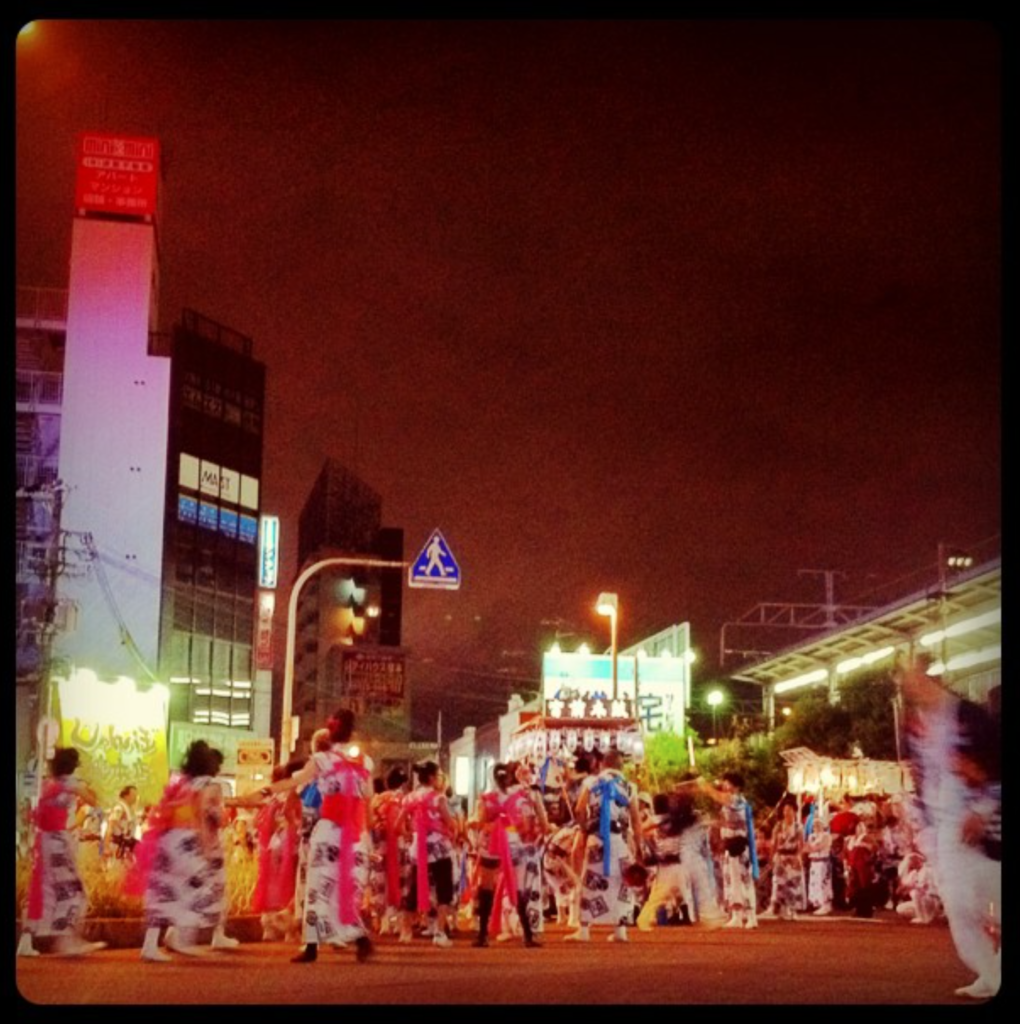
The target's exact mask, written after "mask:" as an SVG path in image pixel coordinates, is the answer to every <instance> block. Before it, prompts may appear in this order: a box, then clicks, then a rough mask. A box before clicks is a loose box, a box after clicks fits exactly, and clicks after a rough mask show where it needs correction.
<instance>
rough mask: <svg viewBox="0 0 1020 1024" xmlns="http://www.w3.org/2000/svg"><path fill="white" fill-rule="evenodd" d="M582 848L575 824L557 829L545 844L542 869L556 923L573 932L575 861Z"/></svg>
mask: <svg viewBox="0 0 1020 1024" xmlns="http://www.w3.org/2000/svg"><path fill="white" fill-rule="evenodd" d="M583 848H584V833H583V832H582V831H581V826H580V825H579V824H578V823H577V822H576V821H571V822H568V823H567V824H566V825H562V826H560V828H558V829H556V831H554V832H553V834H552V835H551V836H550V837H549V839H548V840H547V841H546V844H545V852H544V854H543V858H542V867H543V868H544V869H545V877H546V881H547V882H548V883H549V885H550V886H551V887H552V890H553V896H554V897H555V900H556V922H557V924H564V923H565V924H566V925H567V927H568V928H577V927H578V926H579V925H580V923H581V920H580V911H581V879H580V876H579V872H578V868H577V861H578V854H579V853H580V852H581V850H583Z"/></svg>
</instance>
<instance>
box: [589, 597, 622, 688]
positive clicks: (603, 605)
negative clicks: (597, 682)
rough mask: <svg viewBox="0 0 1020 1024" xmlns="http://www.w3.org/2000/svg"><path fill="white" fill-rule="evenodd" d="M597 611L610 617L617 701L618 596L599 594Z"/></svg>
mask: <svg viewBox="0 0 1020 1024" xmlns="http://www.w3.org/2000/svg"><path fill="white" fill-rule="evenodd" d="M595 611H597V612H598V613H599V615H608V616H609V630H610V637H611V642H612V659H613V700H616V698H617V696H618V694H617V692H616V620H617V617H618V616H619V613H620V600H619V598H618V597H617V596H616V594H599V599H598V602H597V604H596V605H595Z"/></svg>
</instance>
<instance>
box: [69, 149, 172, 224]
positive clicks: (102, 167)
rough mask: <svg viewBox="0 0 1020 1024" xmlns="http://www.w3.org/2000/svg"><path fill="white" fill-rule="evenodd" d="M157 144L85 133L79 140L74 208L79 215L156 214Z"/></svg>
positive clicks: (135, 215) (133, 215) (145, 215)
mask: <svg viewBox="0 0 1020 1024" xmlns="http://www.w3.org/2000/svg"><path fill="white" fill-rule="evenodd" d="M158 176H159V140H158V139H143V138H129V137H126V136H122V135H101V134H98V133H96V132H86V133H83V134H82V135H80V136H79V137H78V164H77V174H76V176H75V190H74V196H75V199H74V205H75V208H76V209H77V210H79V211H81V212H88V211H93V212H97V213H118V214H123V215H125V216H131V217H148V216H152V215H153V214H155V212H156V185H157V180H158Z"/></svg>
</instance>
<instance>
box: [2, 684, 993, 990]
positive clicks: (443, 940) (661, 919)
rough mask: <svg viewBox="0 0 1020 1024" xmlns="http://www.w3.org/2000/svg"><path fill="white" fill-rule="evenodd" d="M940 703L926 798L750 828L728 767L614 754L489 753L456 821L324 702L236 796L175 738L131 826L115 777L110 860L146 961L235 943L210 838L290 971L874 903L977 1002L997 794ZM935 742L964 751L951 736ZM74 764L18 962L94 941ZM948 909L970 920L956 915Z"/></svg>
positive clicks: (80, 791)
mask: <svg viewBox="0 0 1020 1024" xmlns="http://www.w3.org/2000/svg"><path fill="white" fill-rule="evenodd" d="M933 706H935V705H934V704H933ZM939 708H940V711H939V714H941V715H942V718H939V719H938V723H941V724H938V726H937V727H936V726H934V725H930V724H929V728H928V729H927V731H925V730H924V729H919V730H918V736H919V737H920V738H919V740H918V749H919V753H918V759H919V766H920V768H921V770H922V772H923V773H924V783H925V787H926V788H925V792H930V791H931V787H932V786H933V785H934V784H935V781H936V779H937V780H938V781H939V782H940V784H941V789H940V793H941V796H940V797H939V799H935V798H932V797H929V798H928V799H927V800H926V801H925V802H921V801H920V800H918V799H917V797H916V796H914V795H907V794H902V795H898V796H896V797H892V798H889V797H883V796H877V795H874V794H872V795H869V796H866V797H863V798H858V799H854V798H851V797H850V796H849V795H847V796H845V797H844V798H843V800H842V801H840V802H829V801H827V800H824V799H822V798H821V795H820V794H819V795H818V796H817V797H814V798H812V797H807V798H805V797H803V796H801V797H800V798H796V797H792V796H788V797H784V799H783V800H782V801H781V802H780V804H779V806H778V807H777V808H774V809H771V810H768V811H766V813H764V814H759V816H758V820H757V823H756V819H755V814H754V809H753V808H752V806H751V804H750V803H749V801H748V800H747V799H746V797H745V796H744V793H743V788H744V782H743V779H742V778H741V776H740V775H739V774H738V773H736V772H728V773H726V774H724V775H723V776H722V778H720V779H719V780H716V781H714V782H709V781H707V780H704V779H702V778H700V777H697V776H694V775H692V776H691V777H688V778H685V779H684V780H683V781H681V782H680V783H679V784H678V785H676V786H675V787H673V788H672V789H670V790H668V791H663V792H658V793H654V794H648V793H644V792H641V791H640V790H639V788H638V787H637V786H636V785H635V784H634V783H632V782H629V781H628V780H627V778H626V777H625V775H624V772H623V767H624V766H623V760H622V757H621V755H620V753H619V752H618V751H616V750H615V749H610V750H608V751H605V752H599V751H595V750H593V751H590V752H585V753H579V754H578V756H576V757H571V758H558V759H553V758H550V759H548V760H547V761H546V763H545V764H543V765H529V764H527V763H513V762H511V763H501V764H497V765H496V766H495V768H494V770H493V774H492V784H491V788H490V789H489V791H488V792H486V793H484V794H482V795H481V797H480V798H479V800H478V801H477V804H476V806H475V808H474V810H473V813H472V814H470V816H469V815H467V814H466V813H465V811H466V809H465V807H464V806H463V804H462V802H461V801H460V800H458V799H457V798H455V797H454V796H453V794H452V792H451V790H450V789H449V787H448V780H447V779H446V776H445V775H444V773H443V772H442V771H441V769H440V767H439V766H438V765H437V764H436V763H435V762H433V761H425V762H423V763H420V764H417V765H415V766H414V768H413V778H410V777H409V773H408V772H407V770H406V769H405V768H404V767H401V766H398V767H395V768H393V769H391V770H390V771H389V772H388V773H387V774H386V775H385V777H380V778H376V779H374V780H373V772H374V765H373V764H372V761H371V759H370V758H369V757H368V756H366V755H365V754H364V752H362V751H360V750H359V748H358V746H357V744H356V743H354V742H353V740H352V736H353V730H354V716H353V715H352V714H351V713H350V712H349V711H346V710H341V711H338V712H337V713H336V714H335V715H334V716H333V717H331V718H330V719H329V721H328V722H327V725H326V727H325V728H323V729H320V730H319V731H318V732H316V733H315V735H314V736H313V739H312V751H311V754H310V756H309V757H308V758H307V759H300V760H295V761H292V762H291V763H289V764H287V765H285V766H279V767H278V768H277V769H276V770H275V771H274V775H273V780H272V782H271V783H270V784H269V785H267V786H266V787H264V788H263V789H261V790H259V791H256V792H254V793H251V794H249V795H248V796H245V797H242V798H230V799H227V798H225V797H224V796H223V793H222V790H221V788H220V786H219V785H218V784H216V783H215V781H214V780H215V777H216V776H217V775H218V774H219V770H220V766H221V765H222V755H221V754H220V753H219V752H218V751H216V750H214V749H212V748H211V747H209V745H208V744H206V743H205V742H204V741H196V742H195V743H193V744H192V745H191V747H189V749H188V752H187V755H186V757H185V760H184V763H183V764H182V766H181V769H180V771H179V772H177V773H175V774H174V775H173V776H172V778H171V781H170V783H169V785H168V786H167V788H166V791H165V793H164V795H163V798H162V800H161V801H160V803H159V804H158V805H157V806H155V807H154V808H152V809H151V810H150V812H149V814H148V815H147V818H146V826H145V828H144V830H143V829H141V828H140V824H139V822H138V816H137V814H136V812H135V809H134V807H135V803H136V796H137V794H136V793H132V789H133V787H128V788H127V789H125V790H124V791H123V792H122V793H121V795H120V800H119V802H118V804H117V806H116V807H115V808H114V809H113V810H112V811H111V813H110V814H109V816H108V821H107V829H106V832H105V839H106V845H107V847H108V851H109V855H110V856H113V857H117V858H129V859H130V862H131V864H130V870H129V872H128V875H127V879H126V882H125V886H126V887H127V889H128V891H133V892H136V893H140V894H142V895H143V897H144V906H145V915H146V931H145V939H144V943H143V947H142V951H141V958H142V960H144V961H148V962H159V961H167V960H170V959H171V957H170V955H169V952H175V953H177V954H179V955H184V956H201V955H205V949H204V948H203V947H200V946H199V944H198V936H199V934H200V932H202V931H211V932H212V941H211V946H212V948H214V949H230V948H233V947H234V946H236V944H237V943H236V940H235V939H232V938H229V937H228V936H227V935H226V934H225V931H224V924H225V892H226V861H227V858H228V856H230V852H229V850H228V849H227V848H226V847H225V845H224V840H225V837H226V838H227V841H228V842H229V844H230V849H232V850H234V851H238V852H239V855H241V856H244V855H248V856H251V857H253V858H255V859H256V861H257V865H258V883H257V886H256V888H255V892H254V896H253V909H254V910H255V912H257V913H259V914H260V915H261V921H262V930H263V938H264V939H266V940H283V941H291V942H294V943H295V944H300V947H301V948H300V950H299V951H298V952H297V954H296V955H295V956H294V958H293V959H294V960H295V962H300V963H311V962H314V961H315V960H316V959H317V958H318V955H319V951H320V949H321V947H323V946H332V947H338V948H347V947H353V949H354V951H355V954H356V957H357V960H358V961H364V960H365V959H367V958H368V957H369V956H371V954H372V952H373V936H382V935H390V934H392V935H395V936H396V941H397V942H398V943H411V942H414V941H415V939H416V936H419V937H421V936H423V937H425V938H426V939H427V940H428V941H430V942H431V943H432V944H433V945H435V946H436V947H439V948H449V947H450V946H452V945H453V939H454V936H455V935H457V934H459V933H461V932H462V931H463V930H469V931H470V932H471V933H472V934H473V945H475V946H478V947H485V946H488V945H489V943H490V940H491V941H507V940H519V941H520V942H521V943H522V944H523V945H524V946H525V947H527V948H537V947H540V946H541V945H542V936H543V932H544V931H545V928H546V923H547V922H548V921H553V920H555V921H557V922H558V923H560V924H566V925H567V926H568V932H567V934H566V935H565V936H564V939H565V940H567V941H571V942H589V941H591V940H592V938H593V932H594V930H596V929H606V931H605V932H604V933H603V934H605V936H606V938H608V940H609V941H612V942H627V941H628V929H629V928H631V927H634V926H636V927H637V928H638V929H641V930H650V929H652V928H656V927H662V926H666V925H669V924H672V923H682V924H686V925H697V926H700V927H704V928H718V927H725V928H742V929H754V928H757V927H758V923H759V920H760V919H761V918H763V917H774V918H779V919H781V920H795V919H797V918H798V917H801V916H803V915H805V914H808V913H811V914H814V915H828V914H832V913H834V912H837V913H838V912H844V913H854V914H856V915H858V916H865V917H867V916H871V915H873V914H874V913H875V910H876V908H885V909H889V910H893V909H895V910H896V912H897V913H899V914H900V915H902V916H903V917H905V918H908V919H909V920H911V921H912V922H913V923H915V924H921V925H924V924H931V923H932V922H935V921H938V920H939V919H940V918H942V917H946V918H948V920H949V923H950V927H951V928H952V929H953V937H954V941H956V943H957V947H958V948H960V946H961V944H962V945H963V946H966V947H967V948H968V953H967V955H966V956H965V955H964V954H963V953H962V952H961V957H962V958H963V959H964V961H965V962H966V963H968V965H969V966H973V967H974V970H975V971H977V972H978V973H979V979H978V982H977V983H975V985H973V986H969V987H968V988H967V989H962V990H960V991H961V993H962V994H966V995H974V996H980V997H984V996H985V995H987V994H988V993H989V991H991V990H993V989H994V990H995V991H997V988H998V975H997V973H996V971H997V963H998V936H997V931H996V932H995V937H994V942H995V949H994V951H993V956H992V960H989V959H988V957H987V956H986V955H985V954H986V952H987V949H986V947H987V946H988V943H987V942H985V941H983V940H982V939H981V937H980V936H981V935H984V936H985V937H986V938H987V936H988V935H990V934H992V931H993V929H992V928H991V926H990V924H989V920H988V919H987V917H988V915H987V913H984V915H983V916H982V913H981V912H982V911H985V910H986V908H987V907H988V905H989V903H990V904H991V905H992V911H993V914H994V916H995V922H994V925H995V929H997V927H998V925H997V920H998V918H997V908H996V906H995V903H996V901H997V899H998V896H997V892H992V893H991V895H990V896H989V898H988V900H985V896H986V895H987V894H988V893H989V892H991V890H990V889H989V888H988V885H990V884H991V883H988V884H986V883H985V881H984V879H985V875H987V874H988V872H987V871H986V869H985V862H986V861H989V855H988V853H987V849H983V851H982V853H983V860H982V861H981V862H980V863H979V862H978V861H977V860H970V861H968V860H966V851H967V850H968V849H969V848H970V846H968V844H970V845H973V844H974V843H976V842H981V843H984V844H985V845H986V846H988V844H994V843H995V842H996V841H998V842H999V844H1000V845H1001V825H998V824H997V823H996V822H997V820H998V819H996V817H995V815H996V814H997V813H998V812H997V807H998V804H997V803H996V798H997V792H987V787H985V790H982V788H981V786H982V779H985V780H987V773H986V775H985V776H981V777H979V774H978V770H977V768H975V767H974V766H973V764H972V765H971V766H970V775H969V776H968V775H964V776H961V775H960V774H959V773H955V774H954V773H951V772H947V771H946V770H945V762H944V756H942V755H940V754H938V753H937V750H939V749H940V748H939V747H938V745H939V744H942V745H943V747H944V745H945V744H946V743H947V742H949V743H951V742H953V741H952V740H951V739H950V740H947V738H946V737H947V735H948V731H947V730H950V727H949V726H947V725H946V724H945V721H944V719H946V717H947V716H949V715H950V711H948V710H946V708H944V707H942V706H941V705H939ZM931 715H932V716H934V712H932V713H931ZM933 720H934V719H933ZM939 730H941V732H939ZM922 740H923V742H922ZM954 749H955V750H956V752H957V756H958V757H962V756H963V753H961V752H960V744H959V743H957V745H956V747H955V748H954ZM968 749H969V748H968ZM552 762H555V763H554V764H553V763H552ZM77 765H78V754H77V751H75V750H74V749H72V748H65V749H58V751H57V754H56V757H55V758H54V760H53V765H52V777H51V778H50V780H49V781H48V782H47V784H46V786H45V787H44V789H43V793H42V798H41V800H40V803H39V806H38V808H37V810H36V812H35V836H36V838H35V848H34V852H33V858H34V859H33V863H34V870H33V874H32V883H31V886H30V891H29V897H28V901H27V906H26V908H25V914H24V931H23V933H22V939H21V945H20V946H19V953H20V954H21V955H36V950H35V948H34V946H33V936H44V935H52V936H56V938H57V949H58V951H59V952H63V953H69V954H77V955H81V954H85V953H89V952H92V951H93V950H94V949H96V948H99V947H100V945H101V944H96V943H87V942H85V941H84V939H83V938H82V937H81V936H82V923H83V918H84V912H85V905H86V899H85V893H84V889H83V886H82V883H81V880H80V878H79V877H78V875H77V872H76V868H75V857H74V849H73V840H72V835H71V833H72V831H73V827H74V825H73V818H72V812H73V811H74V809H75V807H76V806H78V805H79V804H84V805H86V806H94V805H95V802H96V801H95V794H94V793H93V792H92V791H91V789H90V788H89V787H88V785H87V784H86V783H85V782H82V781H81V780H79V779H77V778H75V776H74V773H75V769H76V768H77ZM550 767H553V768H554V769H555V770H554V771H552V772H550ZM939 773H941V774H939ZM961 777H963V778H964V779H965V780H967V779H970V781H969V782H966V781H965V783H964V784H961V783H959V782H958V780H959V779H960V778H961ZM553 780H555V782H553ZM951 780H957V782H956V783H955V784H956V785H957V788H959V786H960V785H971V786H972V787H976V789H977V791H978V793H979V795H983V796H985V797H986V798H987V799H985V804H987V805H988V807H989V808H991V810H989V811H987V813H986V812H983V811H981V810H980V807H979V810H978V811H977V812H975V811H974V810H973V807H974V806H977V805H980V800H979V801H977V804H975V802H974V800H973V799H972V800H970V804H969V805H968V804H967V799H968V796H970V797H973V794H972V793H971V794H968V793H960V792H957V790H955V789H952V786H951V785H950V783H951ZM975 780H976V781H975ZM952 801H955V803H952ZM950 804H952V806H950ZM964 805H968V806H970V807H971V810H970V812H969V816H968V817H966V821H965V822H964V826H963V827H964V831H965V833H966V836H967V837H968V838H967V839H965V840H964V841H963V842H962V843H959V842H958V843H956V844H955V845H952V844H950V842H949V840H948V839H947V836H948V835H949V833H948V832H947V829H946V820H947V815H948V816H952V815H955V816H956V817H955V818H953V821H955V822H956V824H959V818H960V817H961V816H963V815H964V811H963V809H962V808H963V807H964ZM980 806H984V805H980ZM232 810H233V812H234V813H236V812H237V811H243V814H242V817H241V818H240V819H239V820H244V821H247V820H248V818H249V816H250V819H251V826H250V827H248V828H245V829H239V828H226V827H225V823H226V818H227V816H228V815H229V814H230V813H231V811H232ZM975 813H976V814H977V815H978V817H979V819H980V820H978V821H977V822H975V820H973V819H974V815H975ZM982 813H984V817H983V818H981V817H980V815H981V814H982ZM997 829H999V830H1000V831H998V832H996V830H997ZM954 834H955V833H954ZM996 835H997V836H998V839H997V840H996ZM975 837H977V838H975ZM961 847H962V849H963V851H964V852H963V853H961V852H960V850H961ZM947 857H955V858H956V859H955V860H954V861H953V864H954V865H956V866H958V867H959V870H960V871H964V872H967V873H968V874H967V877H968V878H971V877H972V876H974V877H975V878H976V877H977V876H978V875H980V879H979V880H978V881H975V882H974V886H984V888H981V895H980V899H981V900H985V903H984V907H978V910H977V911H974V906H973V905H974V899H975V897H974V894H973V893H970V892H969V893H968V895H967V896H960V894H959V892H958V885H957V882H958V879H950V878H949V876H948V875H947V873H946V870H945V864H946V862H947V861H946V858H947ZM940 864H941V870H939V866H940ZM982 872H984V873H983V874H982ZM939 881H941V883H942V885H941V886H940V885H939ZM950 883H952V884H950ZM947 888H948V889H949V892H948V893H947V891H946V890H947ZM972 888H973V887H972ZM761 904H764V906H763V908H761V909H760V905H761ZM964 904H966V908H964ZM965 910H966V913H967V914H971V912H972V911H973V913H974V914H976V917H975V920H974V921H971V922H969V923H968V924H966V925H965V924H963V923H961V922H962V921H963V917H964V916H965ZM975 922H976V923H975ZM975 929H976V930H977V932H978V933H980V934H979V935H978V936H977V937H975V935H974V934H972V933H974V931H975ZM957 933H959V935H958V934H957ZM161 941H162V948H161ZM970 947H974V949H973V950H971V948H970ZM975 950H976V951H975ZM167 951H169V952H167Z"/></svg>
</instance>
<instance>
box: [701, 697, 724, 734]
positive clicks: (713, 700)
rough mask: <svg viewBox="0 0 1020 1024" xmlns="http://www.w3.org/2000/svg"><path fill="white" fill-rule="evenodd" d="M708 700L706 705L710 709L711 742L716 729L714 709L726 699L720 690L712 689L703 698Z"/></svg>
mask: <svg viewBox="0 0 1020 1024" xmlns="http://www.w3.org/2000/svg"><path fill="white" fill-rule="evenodd" d="M705 699H706V700H707V701H708V706H709V707H710V708H711V709H712V743H713V744H714V743H715V742H716V731H715V715H716V711H715V709H716V708H717V707H719V705H720V704H722V702H723V701H724V700H725V699H726V697H725V696H724V694H723V692H722V690H712V691H711V692H710V693H709V695H708V696H707V697H706V698H705Z"/></svg>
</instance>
